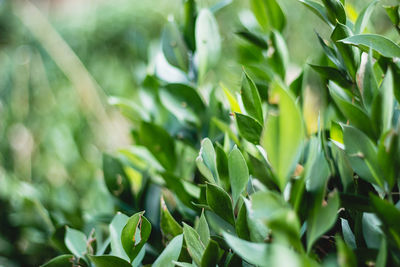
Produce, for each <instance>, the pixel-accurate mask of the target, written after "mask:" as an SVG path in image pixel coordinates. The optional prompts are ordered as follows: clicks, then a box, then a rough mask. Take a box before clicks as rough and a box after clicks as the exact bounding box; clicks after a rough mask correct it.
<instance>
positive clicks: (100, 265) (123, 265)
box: [89, 255, 132, 267]
mask: <svg viewBox="0 0 400 267" xmlns="http://www.w3.org/2000/svg"><path fill="white" fill-rule="evenodd" d="M89 258H90V260H91V261H92V262H93V263H94V265H95V266H96V267H109V266H120V267H132V265H131V264H129V262H127V261H126V260H123V259H121V258H118V257H116V256H112V255H102V256H93V255H89Z"/></svg>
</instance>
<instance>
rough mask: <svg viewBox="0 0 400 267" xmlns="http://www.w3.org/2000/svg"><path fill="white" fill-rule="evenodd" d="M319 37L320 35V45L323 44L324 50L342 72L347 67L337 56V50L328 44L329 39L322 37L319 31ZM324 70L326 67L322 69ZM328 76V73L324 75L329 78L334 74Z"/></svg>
mask: <svg viewBox="0 0 400 267" xmlns="http://www.w3.org/2000/svg"><path fill="white" fill-rule="evenodd" d="M317 37H318V41H319V43H320V45H321V46H322V49H323V50H324V53H325V55H326V56H327V57H328V58H329V59H330V60H331V61H332V62H333V64H335V65H336V67H338V68H339V70H340V71H341V72H343V71H344V69H345V68H344V66H343V63H342V62H341V61H340V60H339V59H338V58H337V56H336V51H335V50H334V49H333V48H332V47H330V46H328V44H327V41H326V40H324V39H322V37H321V36H320V35H319V34H318V33H317ZM323 70H324V69H321V72H322V71H323ZM328 70H329V69H328ZM316 71H317V72H318V68H317V69H316ZM323 73H324V72H323ZM321 74H322V73H321ZM327 76H328V74H326V75H324V77H326V78H329V77H331V76H332V75H329V76H328V77H327Z"/></svg>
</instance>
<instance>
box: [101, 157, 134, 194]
mask: <svg viewBox="0 0 400 267" xmlns="http://www.w3.org/2000/svg"><path fill="white" fill-rule="evenodd" d="M103 173H104V181H105V183H106V186H107V189H108V191H109V192H110V193H111V194H112V195H114V196H117V197H120V198H124V196H125V195H126V194H127V193H129V192H130V185H129V181H128V179H127V178H126V175H125V172H124V169H123V165H122V164H121V162H120V161H119V160H118V159H117V158H115V157H113V156H110V155H108V154H103Z"/></svg>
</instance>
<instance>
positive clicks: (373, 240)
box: [362, 212, 383, 249]
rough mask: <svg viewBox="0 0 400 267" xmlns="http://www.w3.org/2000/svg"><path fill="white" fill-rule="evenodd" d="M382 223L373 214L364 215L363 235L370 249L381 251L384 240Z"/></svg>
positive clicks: (365, 213)
mask: <svg viewBox="0 0 400 267" xmlns="http://www.w3.org/2000/svg"><path fill="white" fill-rule="evenodd" d="M381 225H382V223H381V221H380V220H379V219H378V217H377V216H376V215H375V214H373V213H367V212H364V213H363V214H362V233H363V236H364V240H365V243H366V244H367V247H368V248H375V249H379V247H380V246H381V243H382V240H383V233H382V230H381Z"/></svg>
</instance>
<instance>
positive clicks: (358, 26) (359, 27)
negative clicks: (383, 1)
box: [354, 0, 379, 34]
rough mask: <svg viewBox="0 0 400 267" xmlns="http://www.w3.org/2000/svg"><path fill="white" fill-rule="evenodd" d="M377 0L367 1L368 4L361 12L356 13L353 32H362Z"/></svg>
mask: <svg viewBox="0 0 400 267" xmlns="http://www.w3.org/2000/svg"><path fill="white" fill-rule="evenodd" d="M378 2H379V0H374V1H371V3H369V4H368V6H366V7H365V8H364V9H363V11H361V13H360V14H359V15H358V17H357V20H356V23H355V25H354V33H355V34H360V33H363V31H364V29H365V27H366V26H367V23H368V21H369V20H370V17H371V15H372V12H373V11H374V9H375V6H376V4H377V3H378Z"/></svg>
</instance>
